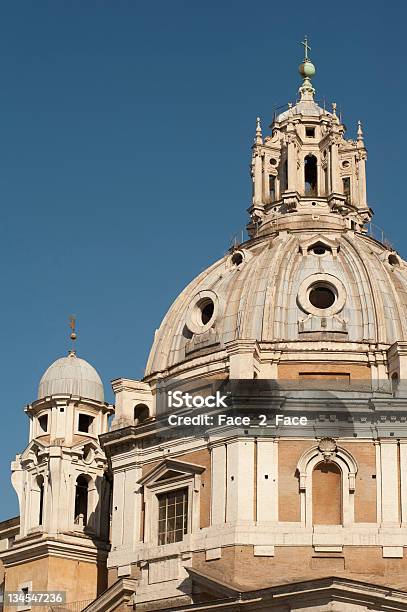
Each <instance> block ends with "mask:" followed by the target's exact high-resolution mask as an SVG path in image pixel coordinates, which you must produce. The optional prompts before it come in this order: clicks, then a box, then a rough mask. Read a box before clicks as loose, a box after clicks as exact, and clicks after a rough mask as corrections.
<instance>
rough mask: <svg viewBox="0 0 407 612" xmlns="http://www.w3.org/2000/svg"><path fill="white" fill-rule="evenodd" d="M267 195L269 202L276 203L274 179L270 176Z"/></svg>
mask: <svg viewBox="0 0 407 612" xmlns="http://www.w3.org/2000/svg"><path fill="white" fill-rule="evenodd" d="M269 193H270V202H275V201H276V177H275V176H273V175H272V174H270V175H269Z"/></svg>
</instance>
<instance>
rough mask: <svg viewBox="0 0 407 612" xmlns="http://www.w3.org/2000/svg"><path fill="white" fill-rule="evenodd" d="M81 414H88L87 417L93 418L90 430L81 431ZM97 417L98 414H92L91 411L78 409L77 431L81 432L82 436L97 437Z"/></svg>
mask: <svg viewBox="0 0 407 612" xmlns="http://www.w3.org/2000/svg"><path fill="white" fill-rule="evenodd" d="M81 415H83V416H87V417H89V418H91V419H92V422H91V424H90V427H89V431H81V430H80V429H79V418H80V416H81ZM96 419H97V415H96V414H92V413H91V412H87V411H86V410H77V412H76V417H75V433H76V434H79V435H80V436H90V437H92V438H97V433H96V430H97V422H96Z"/></svg>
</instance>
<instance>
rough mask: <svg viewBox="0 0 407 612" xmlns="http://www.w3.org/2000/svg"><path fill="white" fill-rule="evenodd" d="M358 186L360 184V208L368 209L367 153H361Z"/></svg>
mask: <svg viewBox="0 0 407 612" xmlns="http://www.w3.org/2000/svg"><path fill="white" fill-rule="evenodd" d="M358 177H359V180H358V184H359V206H360V207H361V208H366V206H367V198H366V152H365V151H359V157H358Z"/></svg>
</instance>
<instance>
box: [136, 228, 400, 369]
mask: <svg viewBox="0 0 407 612" xmlns="http://www.w3.org/2000/svg"><path fill="white" fill-rule="evenodd" d="M318 300H322V302H321V303H319V302H318ZM313 302H314V303H315V304H316V306H315V305H314V304H313ZM235 340H249V341H258V342H265V343H279V344H280V345H279V347H278V348H279V349H280V348H282V349H283V350H285V349H284V346H287V345H286V343H290V346H295V348H296V350H299V351H301V350H302V348H303V350H304V359H305V360H306V358H307V357H306V355H307V351H309V350H310V342H311V343H312V342H313V341H314V342H315V343H317V342H320V341H322V340H325V341H327V342H330V343H331V347H332V348H330V349H329V350H334V351H335V350H338V351H339V348H335V347H337V346H338V341H339V342H340V343H342V344H343V343H346V345H347V346H348V347H349V346H353V347H358V349H357V350H361V351H362V352H364V351H365V350H368V348H369V346H370V345H371V344H376V345H379V346H380V345H381V346H383V348H387V347H389V346H390V345H391V344H392V343H394V342H395V341H406V340H407V264H406V263H405V262H404V261H403V260H402V259H401V258H400V257H399V256H398V255H397V254H396V253H395V252H394V251H391V250H389V249H388V248H386V246H385V245H383V244H381V243H379V242H378V241H376V240H373V239H372V238H370V237H367V236H363V235H361V234H356V233H354V232H348V231H332V230H331V231H326V230H325V231H324V230H323V231H322V232H321V231H317V230H316V231H304V230H302V229H297V231H295V230H294V231H291V233H288V232H285V233H280V234H274V236H273V235H269V236H265V237H264V238H258V239H256V240H251V241H249V242H247V243H246V244H245V245H242V247H241V248H240V249H239V250H238V251H235V253H234V255H227V256H226V257H224V258H222V259H221V260H219V261H217V262H216V263H215V264H213V265H212V266H211V267H209V268H208V269H207V270H205V271H204V272H202V273H201V274H200V275H199V276H198V277H197V278H196V279H195V280H193V281H192V282H191V283H190V284H189V285H188V287H187V288H186V289H184V291H183V292H182V293H181V294H180V296H179V297H178V298H177V299H176V301H175V302H174V304H173V305H172V306H171V308H170V310H169V311H168V313H167V315H166V317H165V319H164V320H163V322H162V324H161V326H160V328H159V330H158V331H157V332H156V335H155V340H154V344H153V347H152V350H151V353H150V358H149V361H148V365H147V370H146V375H147V376H148V375H151V374H153V373H154V372H163V371H168V372H170V371H171V369H172V368H174V367H175V366H178V365H180V364H182V363H185V362H186V361H188V360H194V359H196V358H197V357H200V356H201V357H202V356H204V355H205V354H206V355H208V353H215V352H217V353H218V354H219V351H220V352H221V351H222V350H224V348H225V345H226V344H227V343H228V342H231V341H235ZM292 343H294V344H292ZM364 347H365V348H364ZM352 350H356V348H355V349H352Z"/></svg>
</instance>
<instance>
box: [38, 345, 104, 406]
mask: <svg viewBox="0 0 407 612" xmlns="http://www.w3.org/2000/svg"><path fill="white" fill-rule="evenodd" d="M58 393H64V394H69V395H79V396H80V397H83V398H87V399H92V400H96V401H98V402H103V401H104V390H103V383H102V381H101V379H100V376H99V374H98V373H97V372H96V370H95V368H94V367H93V366H91V365H90V363H88V362H87V361H85V360H84V359H80V358H79V357H77V356H76V353H74V352H73V351H72V352H70V353H69V355H68V356H67V357H61V358H60V359H57V360H56V361H54V363H52V364H51V365H50V366H49V368H48V369H47V370H46V372H45V373H44V375H43V377H42V378H41V380H40V384H39V387H38V399H41V398H43V397H47V396H48V395H57V394H58Z"/></svg>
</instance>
